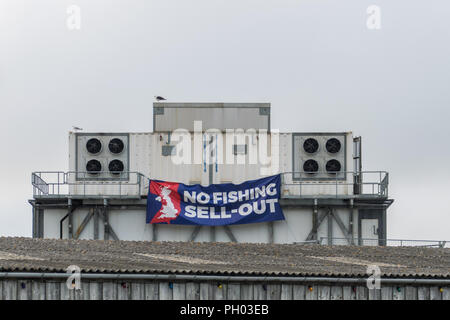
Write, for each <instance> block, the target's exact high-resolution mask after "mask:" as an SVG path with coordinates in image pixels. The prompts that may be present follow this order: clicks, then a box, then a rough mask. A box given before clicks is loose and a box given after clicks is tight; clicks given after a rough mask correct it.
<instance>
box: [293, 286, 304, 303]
mask: <svg viewBox="0 0 450 320" xmlns="http://www.w3.org/2000/svg"><path fill="white" fill-rule="evenodd" d="M305 291H306V286H304V285H302V284H294V286H293V288H292V299H294V300H305Z"/></svg>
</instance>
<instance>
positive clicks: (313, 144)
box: [303, 138, 319, 153]
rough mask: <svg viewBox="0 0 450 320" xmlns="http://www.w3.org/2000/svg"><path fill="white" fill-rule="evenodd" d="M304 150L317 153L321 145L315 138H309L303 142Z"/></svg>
mask: <svg viewBox="0 0 450 320" xmlns="http://www.w3.org/2000/svg"><path fill="white" fill-rule="evenodd" d="M303 149H304V150H305V151H306V152H307V153H315V152H317V150H318V149H319V143H318V142H317V140H316V139H314V138H308V139H306V140H305V142H303Z"/></svg>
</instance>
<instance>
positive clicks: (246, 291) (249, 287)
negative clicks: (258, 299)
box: [240, 283, 253, 300]
mask: <svg viewBox="0 0 450 320" xmlns="http://www.w3.org/2000/svg"><path fill="white" fill-rule="evenodd" d="M240 287H241V300H253V284H251V283H241V286H240Z"/></svg>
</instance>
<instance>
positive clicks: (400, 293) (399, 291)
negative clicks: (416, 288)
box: [392, 286, 405, 300]
mask: <svg viewBox="0 0 450 320" xmlns="http://www.w3.org/2000/svg"><path fill="white" fill-rule="evenodd" d="M392 300H405V287H402V286H394V287H393V288H392Z"/></svg>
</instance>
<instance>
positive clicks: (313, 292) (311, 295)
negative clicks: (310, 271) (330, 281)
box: [305, 285, 318, 300]
mask: <svg viewBox="0 0 450 320" xmlns="http://www.w3.org/2000/svg"><path fill="white" fill-rule="evenodd" d="M317 296H318V287H317V286H313V285H308V286H306V291H305V300H317Z"/></svg>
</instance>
